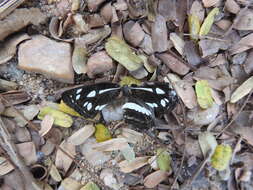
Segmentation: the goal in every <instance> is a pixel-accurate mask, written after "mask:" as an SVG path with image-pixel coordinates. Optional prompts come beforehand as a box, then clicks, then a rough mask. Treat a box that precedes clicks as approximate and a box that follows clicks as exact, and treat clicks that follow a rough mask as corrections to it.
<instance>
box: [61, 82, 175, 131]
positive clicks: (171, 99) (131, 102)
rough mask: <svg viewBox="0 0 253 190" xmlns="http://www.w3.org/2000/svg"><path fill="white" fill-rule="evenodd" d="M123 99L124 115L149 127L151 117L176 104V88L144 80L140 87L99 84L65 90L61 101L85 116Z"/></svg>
mask: <svg viewBox="0 0 253 190" xmlns="http://www.w3.org/2000/svg"><path fill="white" fill-rule="evenodd" d="M119 98H123V99H124V101H123V103H122V110H123V118H124V120H125V121H126V122H127V123H130V124H133V125H136V126H138V127H146V126H147V125H148V126H152V125H153V124H154V118H155V117H158V116H159V115H161V114H164V113H165V112H166V111H169V110H172V109H173V108H174V107H175V105H176V103H177V100H178V99H177V95H176V93H175V91H174V90H173V89H172V88H171V87H170V86H169V84H167V83H160V82H155V83H144V84H143V85H141V86H135V85H133V86H123V87H121V86H119V85H118V84H114V83H107V82H105V83H98V84H94V85H87V86H82V87H78V88H74V89H71V90H68V91H66V92H64V93H63V95H62V99H63V101H64V102H65V103H66V104H67V105H68V106H70V107H71V108H73V109H74V110H76V111H77V112H78V113H79V114H81V115H82V116H84V117H87V118H93V117H95V116H96V114H97V113H99V112H100V111H102V110H103V109H104V108H105V107H106V106H108V105H110V104H111V103H112V102H114V101H116V100H118V99H119Z"/></svg>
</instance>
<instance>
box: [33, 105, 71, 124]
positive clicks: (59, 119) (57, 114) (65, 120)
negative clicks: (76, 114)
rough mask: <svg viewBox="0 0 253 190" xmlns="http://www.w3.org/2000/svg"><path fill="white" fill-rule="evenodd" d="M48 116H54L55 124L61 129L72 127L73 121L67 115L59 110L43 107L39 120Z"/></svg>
mask: <svg viewBox="0 0 253 190" xmlns="http://www.w3.org/2000/svg"><path fill="white" fill-rule="evenodd" d="M46 115H51V116H53V118H54V124H55V125H58V126H60V127H66V128H68V127H71V125H72V123H73V120H72V118H71V117H70V116H69V115H67V114H65V113H63V112H61V111H59V110H56V109H53V108H51V107H49V106H47V107H43V108H42V109H41V110H40V113H39V115H38V118H39V119H41V120H42V119H43V118H44V117H45V116H46Z"/></svg>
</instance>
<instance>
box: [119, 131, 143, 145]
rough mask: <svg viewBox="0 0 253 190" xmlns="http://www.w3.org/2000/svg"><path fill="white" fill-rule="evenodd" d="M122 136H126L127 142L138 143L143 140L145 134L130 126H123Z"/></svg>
mask: <svg viewBox="0 0 253 190" xmlns="http://www.w3.org/2000/svg"><path fill="white" fill-rule="evenodd" d="M121 135H122V137H124V138H126V140H127V142H130V143H133V144H136V143H138V142H142V140H143V134H142V133H139V132H137V131H134V130H132V129H129V128H122V132H121Z"/></svg>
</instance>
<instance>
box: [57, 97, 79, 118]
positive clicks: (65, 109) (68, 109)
mask: <svg viewBox="0 0 253 190" xmlns="http://www.w3.org/2000/svg"><path fill="white" fill-rule="evenodd" d="M58 108H59V110H60V111H62V112H64V113H67V114H69V115H73V116H76V117H82V116H81V115H80V114H79V113H77V112H76V111H75V110H74V109H72V108H71V107H69V106H68V105H67V104H65V103H64V102H63V100H61V103H60V104H59V107H58Z"/></svg>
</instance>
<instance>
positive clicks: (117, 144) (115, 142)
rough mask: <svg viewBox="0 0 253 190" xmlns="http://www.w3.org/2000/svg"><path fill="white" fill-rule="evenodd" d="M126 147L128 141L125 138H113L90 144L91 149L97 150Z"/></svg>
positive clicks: (112, 149)
mask: <svg viewBox="0 0 253 190" xmlns="http://www.w3.org/2000/svg"><path fill="white" fill-rule="evenodd" d="M126 147H128V143H127V140H126V139H125V138H114V139H111V140H107V141H105V142H101V143H97V144H95V145H93V146H92V148H93V149H95V150H98V151H114V150H122V149H124V148H126Z"/></svg>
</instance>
